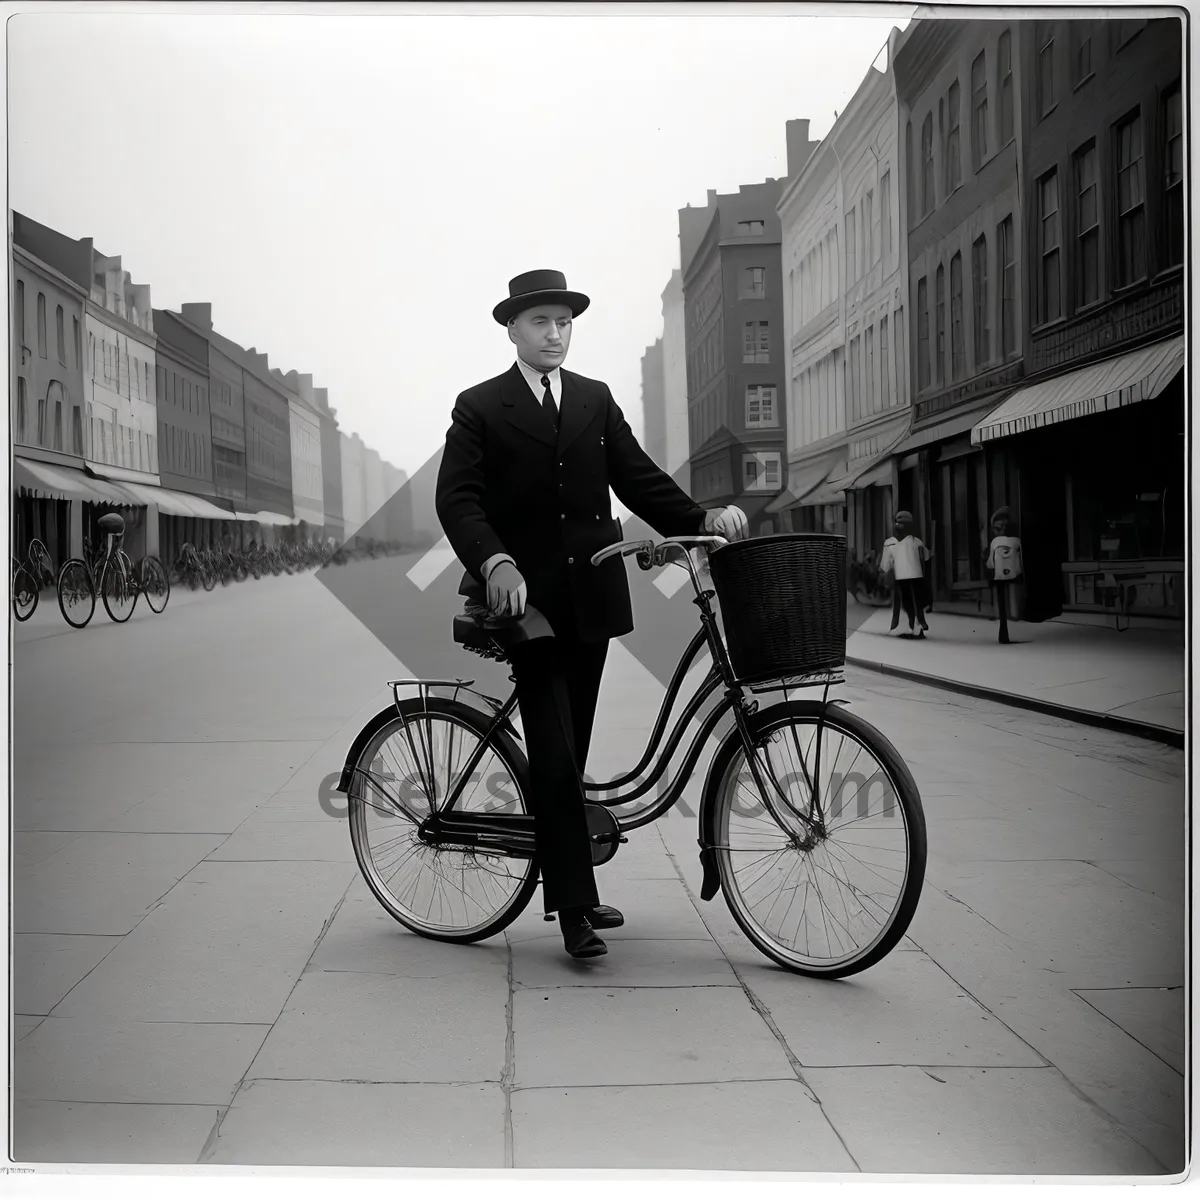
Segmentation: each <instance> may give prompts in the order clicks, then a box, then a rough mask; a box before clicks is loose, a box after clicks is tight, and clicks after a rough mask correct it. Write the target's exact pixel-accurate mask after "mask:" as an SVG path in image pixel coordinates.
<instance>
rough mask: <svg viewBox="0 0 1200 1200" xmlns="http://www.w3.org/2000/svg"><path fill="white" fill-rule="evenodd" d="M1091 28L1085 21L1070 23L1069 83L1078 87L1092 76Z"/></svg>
mask: <svg viewBox="0 0 1200 1200" xmlns="http://www.w3.org/2000/svg"><path fill="white" fill-rule="evenodd" d="M1093 73H1094V72H1093V69H1092V26H1091V24H1090V23H1089V22H1085V21H1072V22H1071V83H1072V84H1073V86H1075V87H1078V86H1079V85H1080V84H1081V83H1086V82H1087V81H1088V80H1089V79H1091V77H1092V75H1093Z"/></svg>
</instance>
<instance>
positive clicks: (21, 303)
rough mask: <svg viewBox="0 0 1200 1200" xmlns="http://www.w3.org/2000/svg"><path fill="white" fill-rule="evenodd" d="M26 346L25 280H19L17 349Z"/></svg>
mask: <svg viewBox="0 0 1200 1200" xmlns="http://www.w3.org/2000/svg"><path fill="white" fill-rule="evenodd" d="M24 345H25V280H23V279H18V280H17V349H18V350H19V349H21V347H22V346H24Z"/></svg>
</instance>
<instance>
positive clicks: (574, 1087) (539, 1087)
mask: <svg viewBox="0 0 1200 1200" xmlns="http://www.w3.org/2000/svg"><path fill="white" fill-rule="evenodd" d="M885 1065H891V1064H885ZM730 1083H737V1084H743V1083H798V1084H799V1085H800V1086H801V1087H802V1088H803V1089H804V1090H805V1092H806V1093H807V1094H808V1097H809V1099H815V1097H814V1096H813V1094H812V1089H811V1088H809V1087H808V1085H807V1084H806V1083H805V1082H804V1080H803V1079H797V1078H796V1076H795V1075H762V1076H755V1077H754V1078H752V1079H751V1078H746V1079H741V1078H739V1079H687V1080H678V1079H666V1080H663V1081H661V1082H656V1081H650V1080H646V1081H642V1082H640V1083H571V1084H561V1083H526V1084H518V1085H517V1086H516V1087H514V1088H513V1093H514V1094H515V1093H517V1092H561V1091H563V1090H564V1088H569V1089H570V1090H571V1091H573V1092H574V1091H584V1090H586V1089H589V1088H596V1089H604V1088H621V1089H622V1090H625V1089H626V1088H691V1087H720V1086H723V1085H725V1084H730Z"/></svg>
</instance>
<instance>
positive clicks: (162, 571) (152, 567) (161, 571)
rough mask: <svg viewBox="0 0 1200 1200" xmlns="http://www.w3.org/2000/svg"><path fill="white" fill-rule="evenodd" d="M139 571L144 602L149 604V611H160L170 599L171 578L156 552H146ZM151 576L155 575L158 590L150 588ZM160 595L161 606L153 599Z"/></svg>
mask: <svg viewBox="0 0 1200 1200" xmlns="http://www.w3.org/2000/svg"><path fill="white" fill-rule="evenodd" d="M140 571H141V590H142V592H143V593H144V594H145V597H146V603H147V604H148V605H149V606H150V611H151V612H153V613H161V612H162V611H163V610H164V609H165V608H166V607H167V603H168V601H169V600H170V599H171V579H170V576H169V575H168V574H167V569H166V568H165V567H164V566H163V564H162V561H161V560H160V559H159V557H158V555H156V554H147V555H146V557H145V558H143V559H142V561H141V563H140ZM151 576H157V582H158V583H159V584H161V588H160V589H159V590H154V589H152V586H151V585H152V582H153V581H152V580H151ZM159 595H161V596H162V607H156V605H155V600H154V599H152V598H151V597H155V598H157V597H158V596H159Z"/></svg>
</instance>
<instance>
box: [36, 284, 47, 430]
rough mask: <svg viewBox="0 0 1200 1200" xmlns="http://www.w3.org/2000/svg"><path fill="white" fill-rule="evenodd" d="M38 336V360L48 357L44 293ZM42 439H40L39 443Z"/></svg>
mask: <svg viewBox="0 0 1200 1200" xmlns="http://www.w3.org/2000/svg"><path fill="white" fill-rule="evenodd" d="M37 335H38V347H37V349H38V358H45V357H46V295H45V293H44V292H38V298H37ZM41 440H42V439H41V438H40V437H39V438H38V441H39V442H40V441H41Z"/></svg>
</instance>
